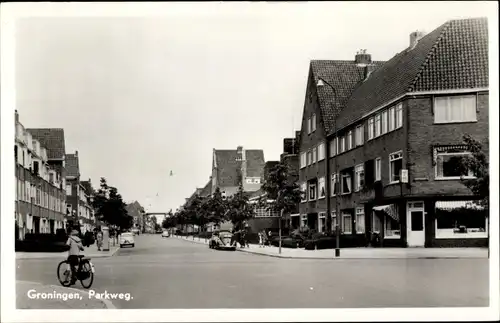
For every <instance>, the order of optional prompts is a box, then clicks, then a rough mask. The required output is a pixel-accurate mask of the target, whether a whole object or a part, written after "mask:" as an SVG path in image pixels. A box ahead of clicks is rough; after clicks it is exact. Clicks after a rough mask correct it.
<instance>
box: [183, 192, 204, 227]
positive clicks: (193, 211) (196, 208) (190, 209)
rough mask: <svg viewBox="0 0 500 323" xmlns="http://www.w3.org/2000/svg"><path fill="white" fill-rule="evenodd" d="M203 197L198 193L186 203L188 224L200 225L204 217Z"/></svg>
mask: <svg viewBox="0 0 500 323" xmlns="http://www.w3.org/2000/svg"><path fill="white" fill-rule="evenodd" d="M202 204H203V198H202V197H201V196H200V195H198V194H196V195H195V196H194V197H193V198H192V199H191V200H190V201H189V202H188V204H187V205H186V219H187V224H190V225H192V226H193V229H194V225H198V226H200V225H201V223H202V219H203V217H204V215H203V210H202Z"/></svg>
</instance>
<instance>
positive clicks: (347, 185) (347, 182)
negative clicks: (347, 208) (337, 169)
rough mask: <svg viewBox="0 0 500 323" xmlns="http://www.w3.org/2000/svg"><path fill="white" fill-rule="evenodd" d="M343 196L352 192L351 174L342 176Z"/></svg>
mask: <svg viewBox="0 0 500 323" xmlns="http://www.w3.org/2000/svg"><path fill="white" fill-rule="evenodd" d="M341 179H342V194H350V193H351V190H352V177H351V174H346V173H344V174H342V175H341Z"/></svg>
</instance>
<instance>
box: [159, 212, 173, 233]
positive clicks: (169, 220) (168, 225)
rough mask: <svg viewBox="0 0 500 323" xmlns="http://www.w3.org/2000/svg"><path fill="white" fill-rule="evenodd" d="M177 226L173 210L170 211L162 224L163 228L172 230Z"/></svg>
mask: <svg viewBox="0 0 500 323" xmlns="http://www.w3.org/2000/svg"><path fill="white" fill-rule="evenodd" d="M174 226H175V224H174V214H173V213H172V210H170V211H168V213H167V215H166V216H165V218H164V219H163V221H162V222H161V227H162V228H164V229H170V228H173V227H174Z"/></svg>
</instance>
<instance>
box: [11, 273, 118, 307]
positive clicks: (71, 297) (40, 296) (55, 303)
mask: <svg viewBox="0 0 500 323" xmlns="http://www.w3.org/2000/svg"><path fill="white" fill-rule="evenodd" d="M16 308H17V309H114V308H116V307H115V306H114V305H113V303H111V302H110V301H109V300H99V299H95V298H91V297H89V293H88V292H87V291H85V290H80V289H76V288H68V287H62V286H55V285H43V284H40V283H35V282H26V281H19V280H17V281H16Z"/></svg>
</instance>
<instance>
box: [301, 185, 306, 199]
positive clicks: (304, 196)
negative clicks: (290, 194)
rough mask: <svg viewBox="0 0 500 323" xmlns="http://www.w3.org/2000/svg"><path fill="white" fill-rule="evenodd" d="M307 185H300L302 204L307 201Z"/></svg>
mask: <svg viewBox="0 0 500 323" xmlns="http://www.w3.org/2000/svg"><path fill="white" fill-rule="evenodd" d="M306 185H307V184H306V183H302V184H300V192H301V193H302V195H301V202H305V201H307V192H306V191H307V187H306Z"/></svg>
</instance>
